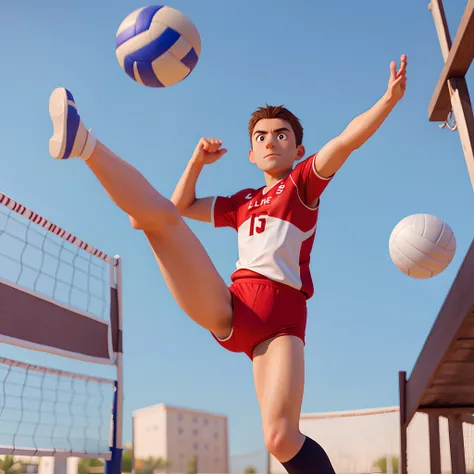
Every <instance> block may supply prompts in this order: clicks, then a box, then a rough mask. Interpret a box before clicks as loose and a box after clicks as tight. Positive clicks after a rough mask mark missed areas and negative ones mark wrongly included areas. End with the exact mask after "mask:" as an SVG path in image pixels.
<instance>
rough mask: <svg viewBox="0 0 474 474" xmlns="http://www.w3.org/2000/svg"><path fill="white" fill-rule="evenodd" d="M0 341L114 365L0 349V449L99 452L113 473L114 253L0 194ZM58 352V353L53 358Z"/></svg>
mask: <svg viewBox="0 0 474 474" xmlns="http://www.w3.org/2000/svg"><path fill="white" fill-rule="evenodd" d="M0 343H3V344H9V345H12V346H17V347H21V348H23V349H29V350H34V351H41V352H45V353H49V354H53V355H56V356H60V357H61V358H69V359H75V360H78V361H81V362H85V363H86V364H84V366H85V367H91V366H90V365H89V364H87V363H90V364H101V365H106V366H112V367H114V368H115V372H114V373H115V374H116V376H114V377H112V378H110V379H107V378H101V377H96V376H92V375H86V374H84V373H74V372H72V371H71V372H70V371H64V370H59V369H58V368H52V367H43V366H39V365H34V364H31V363H29V362H25V361H20V360H15V359H14V358H6V357H0V427H1V428H0V455H1V454H9V455H14V456H15V455H19V456H29V455H31V456H53V457H86V458H101V459H104V460H105V461H106V470H107V472H109V473H110V474H119V473H120V472H121V450H122V405H123V395H122V309H121V260H120V257H119V256H115V257H110V256H108V255H107V254H106V253H104V252H102V251H100V250H98V249H96V248H95V247H93V246H91V245H90V244H88V243H86V242H84V241H83V240H81V239H79V238H78V237H76V236H74V235H73V234H71V233H70V232H67V231H66V230H64V229H62V228H61V227H59V226H57V225H56V224H54V223H52V222H50V221H49V220H47V219H45V218H44V217H42V216H40V215H38V214H37V213H35V212H33V211H32V210H31V209H28V208H27V207H25V206H23V205H21V204H20V203H18V202H16V201H15V200H13V199H11V198H10V197H8V196H6V195H5V194H3V193H0ZM62 360H63V359H62Z"/></svg>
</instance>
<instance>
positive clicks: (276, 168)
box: [249, 118, 305, 173]
mask: <svg viewBox="0 0 474 474" xmlns="http://www.w3.org/2000/svg"><path fill="white" fill-rule="evenodd" d="M304 153H305V149H304V147H303V145H299V146H296V138H295V133H294V132H293V129H292V128H291V125H290V124H289V123H288V122H286V121H285V120H282V119H278V118H276V119H262V120H259V121H258V122H257V124H256V125H255V127H254V129H253V133H252V150H250V152H249V159H250V161H251V162H252V163H255V164H256V165H257V167H258V168H259V169H261V170H262V171H267V172H270V173H272V172H276V173H277V172H282V171H287V170H289V169H291V168H292V167H293V163H294V162H295V160H300V159H301V158H303V156H304Z"/></svg>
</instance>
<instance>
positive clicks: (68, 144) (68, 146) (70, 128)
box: [49, 87, 81, 160]
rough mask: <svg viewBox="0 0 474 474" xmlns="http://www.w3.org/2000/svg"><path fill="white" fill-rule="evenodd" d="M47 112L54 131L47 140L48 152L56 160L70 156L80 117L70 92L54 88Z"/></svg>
mask: <svg viewBox="0 0 474 474" xmlns="http://www.w3.org/2000/svg"><path fill="white" fill-rule="evenodd" d="M49 114H50V116H51V120H52V122H53V128H54V133H53V136H52V137H51V138H50V140H49V153H50V154H51V156H52V157H53V158H56V159H57V160H61V159H63V160H65V159H68V158H70V157H71V153H72V151H73V150H72V149H73V147H74V142H75V140H76V135H77V132H78V130H79V126H80V123H81V119H80V117H79V114H78V113H77V109H76V103H75V101H74V97H73V96H72V94H71V93H70V92H69V91H68V90H67V89H64V88H62V87H60V88H57V89H55V90H54V91H53V92H52V94H51V96H50V98H49Z"/></svg>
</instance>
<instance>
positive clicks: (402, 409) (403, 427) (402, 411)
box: [398, 371, 408, 474]
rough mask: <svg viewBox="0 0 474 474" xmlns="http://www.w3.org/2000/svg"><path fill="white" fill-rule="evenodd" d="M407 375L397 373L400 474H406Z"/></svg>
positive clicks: (401, 372)
mask: <svg viewBox="0 0 474 474" xmlns="http://www.w3.org/2000/svg"><path fill="white" fill-rule="evenodd" d="M406 381H407V373H406V372H403V371H400V372H399V373H398V390H399V397H400V400H399V402H400V466H399V467H400V474H407V467H408V466H407V461H408V458H407V428H408V427H407V420H406V415H405V414H406V406H405V386H406Z"/></svg>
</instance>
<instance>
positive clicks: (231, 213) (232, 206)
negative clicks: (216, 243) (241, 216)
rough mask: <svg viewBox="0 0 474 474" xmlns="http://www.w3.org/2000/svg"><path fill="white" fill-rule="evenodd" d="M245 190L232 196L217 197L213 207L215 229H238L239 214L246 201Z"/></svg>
mask: <svg viewBox="0 0 474 474" xmlns="http://www.w3.org/2000/svg"><path fill="white" fill-rule="evenodd" d="M244 195H245V190H242V191H239V192H238V193H235V194H233V195H231V196H216V197H215V198H214V202H213V205H212V212H211V215H212V223H213V225H214V227H232V228H233V229H235V230H237V229H238V222H237V213H238V210H239V207H240V206H241V205H242V203H243V202H244V201H245V198H244Z"/></svg>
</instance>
